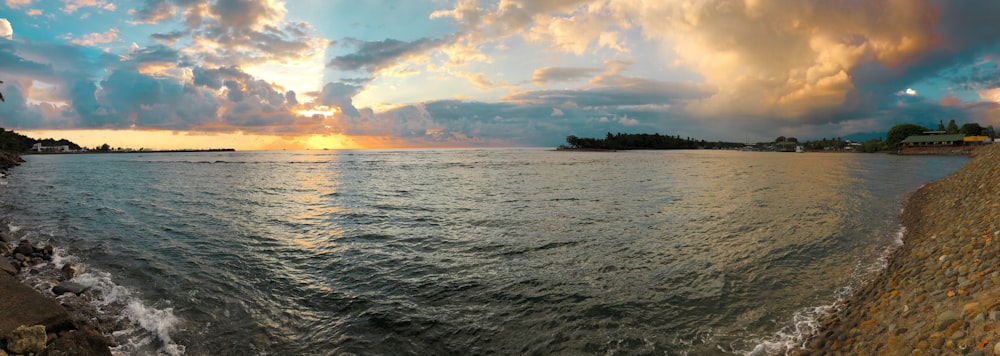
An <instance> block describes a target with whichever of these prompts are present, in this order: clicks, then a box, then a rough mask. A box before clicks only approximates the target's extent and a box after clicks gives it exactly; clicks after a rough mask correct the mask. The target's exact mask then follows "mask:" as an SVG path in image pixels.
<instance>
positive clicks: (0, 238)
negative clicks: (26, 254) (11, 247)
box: [0, 231, 14, 243]
mask: <svg viewBox="0 0 1000 356" xmlns="http://www.w3.org/2000/svg"><path fill="white" fill-rule="evenodd" d="M0 242H6V243H11V242H14V236H11V235H10V233H9V232H6V231H2V232H0Z"/></svg>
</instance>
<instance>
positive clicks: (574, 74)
mask: <svg viewBox="0 0 1000 356" xmlns="http://www.w3.org/2000/svg"><path fill="white" fill-rule="evenodd" d="M602 71H604V69H602V68H581V67H545V68H541V69H538V70H536V71H535V73H534V74H533V75H532V76H531V80H532V81H534V82H535V84H538V85H543V84H546V83H548V82H567V81H573V80H579V79H587V78H590V77H591V76H593V75H595V74H597V73H600V72H602Z"/></svg>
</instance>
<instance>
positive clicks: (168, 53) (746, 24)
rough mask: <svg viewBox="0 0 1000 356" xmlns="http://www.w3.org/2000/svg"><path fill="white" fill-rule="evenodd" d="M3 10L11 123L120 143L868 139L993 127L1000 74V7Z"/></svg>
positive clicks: (0, 113) (193, 5)
mask: <svg viewBox="0 0 1000 356" xmlns="http://www.w3.org/2000/svg"><path fill="white" fill-rule="evenodd" d="M983 6H987V7H992V6H996V5H992V4H989V5H983ZM0 7H2V8H3V9H4V11H3V12H2V14H3V15H2V17H0V56H4V58H7V59H5V60H3V61H0V68H2V69H3V74H2V75H3V78H0V80H3V81H4V83H3V84H2V85H0V93H3V94H4V96H5V98H6V102H5V103H3V105H0V127H4V128H7V129H14V130H19V131H37V130H48V131H49V132H51V134H52V135H53V136H58V137H65V138H68V139H72V140H80V141H88V142H93V140H95V138H94V137H107V138H108V140H113V141H115V142H116V143H114V145H131V143H134V142H145V143H147V144H149V145H155V146H160V147H174V146H178V145H188V144H190V145H198V146H201V145H205V144H216V143H217V144H221V145H223V146H233V147H246V148H253V149H264V148H289V149H294V148H335V147H354V146H356V145H357V146H364V147H370V146H369V145H368V144H361V145H358V142H363V141H364V142H369V143H377V142H393V143H395V144H394V147H395V146H408V147H440V146H444V147H455V146H469V147H480V146H492V145H514V146H554V145H558V144H560V143H561V142H562V140H563V138H565V137H566V135H569V134H574V135H578V136H601V135H604V134H605V133H607V132H627V133H628V132H661V133H669V134H673V135H681V136H685V137H697V138H703V139H712V140H732V141H742V140H744V139H745V138H747V137H752V138H761V139H762V138H770V136H773V135H774V133H776V132H780V133H782V134H789V135H792V134H794V135H795V136H799V137H813V136H817V137H821V136H828V135H838V136H847V135H853V134H868V135H871V134H875V133H878V131H884V130H885V128H887V127H891V126H892V125H894V124H898V123H902V122H910V121H913V122H918V123H924V124H932V123H936V122H937V121H938V120H941V119H942V118H944V117H954V118H959V119H961V120H960V121H962V122H966V121H968V122H978V123H980V124H982V125H984V126H987V125H992V124H994V123H997V122H995V121H997V120H1000V119H998V116H997V115H996V114H997V113H1000V103H998V102H997V100H995V97H996V95H993V94H992V93H994V92H995V91H996V90H997V88H998V85H997V81H995V80H990V79H989V78H992V77H996V76H998V75H1000V74H998V73H1000V71H998V70H997V65H996V58H998V53H1000V49H998V44H997V42H996V40H995V39H996V38H998V37H1000V36H997V35H1000V30H997V29H996V27H997V26H993V24H992V23H989V22H988V21H986V20H983V21H985V22H982V23H981V22H977V21H980V20H979V19H980V17H977V16H973V15H975V14H981V13H989V11H991V10H994V9H982V8H979V6H960V5H956V4H950V3H948V4H937V3H933V2H925V1H912V2H898V1H892V2H883V1H856V2H850V3H840V2H825V1H805V2H785V1H776V2H762V1H733V0H703V1H676V2H646V1H632V0H621V1H608V0H578V1H525V0H514V1H501V2H499V3H497V2H491V1H474V0H460V1H413V2H405V3H393V4H392V5H391V6H375V5H367V4H364V3H348V2H344V1H330V2H310V3H308V4H306V3H301V2H291V1H279V0H246V1H215V0H197V1H174V0H163V1H147V2H136V3H118V2H114V1H83V2H81V1H66V2H56V3H51V4H50V3H43V2H38V1H32V0H19V1H6V2H5V3H4V4H0ZM734 29H738V30H734ZM994 32H996V33H994ZM94 130H97V131H106V132H105V133H103V134H101V135H97V134H91V133H89V132H91V131H94ZM151 132H157V133H155V134H153V133H151ZM131 134H135V135H136V136H137V137H144V138H147V137H169V138H170V139H164V140H163V141H159V140H153V141H144V140H141V139H138V138H129V137H128V136H129V135H131ZM77 135H80V136H77ZM355 138H356V139H355ZM372 138H378V139H372ZM326 146H330V147H326Z"/></svg>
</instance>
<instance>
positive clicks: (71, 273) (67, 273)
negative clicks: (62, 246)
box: [61, 263, 80, 281]
mask: <svg viewBox="0 0 1000 356" xmlns="http://www.w3.org/2000/svg"><path fill="white" fill-rule="evenodd" d="M61 272H62V277H63V279H64V280H67V281H68V280H71V279H73V277H76V276H79V275H80V267H77V266H76V265H74V264H72V263H67V264H65V265H63V268H62V270H61Z"/></svg>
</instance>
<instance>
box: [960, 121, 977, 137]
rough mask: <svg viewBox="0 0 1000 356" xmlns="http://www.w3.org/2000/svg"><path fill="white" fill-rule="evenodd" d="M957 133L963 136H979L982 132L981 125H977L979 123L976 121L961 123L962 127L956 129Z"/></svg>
mask: <svg viewBox="0 0 1000 356" xmlns="http://www.w3.org/2000/svg"><path fill="white" fill-rule="evenodd" d="M958 133H960V134H963V135H965V136H979V135H982V134H983V127H982V126H979V124H977V123H974V122H972V123H968V124H965V125H962V127H961V128H959V129H958Z"/></svg>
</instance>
